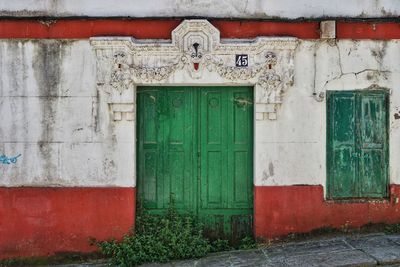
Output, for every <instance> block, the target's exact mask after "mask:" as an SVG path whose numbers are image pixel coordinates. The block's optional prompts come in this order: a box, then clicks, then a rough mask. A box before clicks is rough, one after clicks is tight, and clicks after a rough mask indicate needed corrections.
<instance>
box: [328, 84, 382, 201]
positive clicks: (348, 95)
mask: <svg viewBox="0 0 400 267" xmlns="http://www.w3.org/2000/svg"><path fill="white" fill-rule="evenodd" d="M327 104H328V109H327V112H328V113H327V121H328V128H327V136H328V142H327V143H328V154H327V155H328V156H327V165H328V196H329V197H330V198H357V197H385V196H387V187H388V177H387V162H388V157H387V151H388V137H387V133H388V132H387V124H388V117H387V116H388V114H387V106H388V103H387V94H386V93H385V92H383V91H331V92H328V98H327Z"/></svg>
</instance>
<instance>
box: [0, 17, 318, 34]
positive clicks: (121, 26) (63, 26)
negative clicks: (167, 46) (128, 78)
mask: <svg viewBox="0 0 400 267" xmlns="http://www.w3.org/2000/svg"><path fill="white" fill-rule="evenodd" d="M181 22H182V20H178V19H171V20H167V19H166V20H145V19H140V20H133V19H61V20H56V21H40V20H33V19H26V20H12V19H4V20H0V38H29V39H31V38H32V39H35V38H51V39H59V38H60V39H87V38H90V37H93V36H132V37H134V38H138V39H170V38H171V32H172V30H173V29H175V28H176V27H177V26H178V25H179V24H180V23H181ZM210 22H211V23H212V24H213V25H214V26H215V27H217V28H218V29H219V30H220V32H221V38H255V37H257V36H294V37H297V38H301V39H317V38H319V23H318V22H317V21H315V22H270V21H223V20H211V21H210Z"/></svg>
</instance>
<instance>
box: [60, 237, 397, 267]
mask: <svg viewBox="0 0 400 267" xmlns="http://www.w3.org/2000/svg"><path fill="white" fill-rule="evenodd" d="M377 265H378V266H400V235H385V234H368V235H365V234H364V235H351V236H340V237H335V238H322V239H318V240H309V241H302V242H290V243H284V244H279V245H271V246H269V247H264V248H259V249H253V250H242V251H230V252H222V253H215V254H210V255H208V256H206V257H204V258H201V259H197V260H184V261H175V262H170V263H166V264H157V263H153V264H145V265H142V267H178V266H179V267H189V266H198V267H200V266H201V267H212V266H218V267H220V266H291V267H293V266H307V267H308V266H377ZM63 266H64V267H67V266H75V267H77V266H79V267H89V266H91V267H94V266H96V267H99V266H107V265H106V264H78V265H77V264H75V265H63ZM58 267H60V266H58Z"/></svg>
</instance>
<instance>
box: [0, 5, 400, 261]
mask: <svg viewBox="0 0 400 267" xmlns="http://www.w3.org/2000/svg"><path fill="white" fill-rule="evenodd" d="M30 2H31V1H18V2H17V1H15V2H12V3H0V10H1V11H0V14H1V15H2V16H3V18H2V19H1V20H0V37H1V38H2V39H1V40H0V73H1V76H0V111H1V114H2V120H1V124H0V156H1V158H0V186H1V187H0V258H4V257H15V256H37V255H49V254H54V253H57V252H65V251H83V252H86V251H92V250H94V249H95V248H94V247H92V246H90V244H89V241H88V239H89V238H91V237H94V238H97V239H107V238H111V237H115V238H120V237H121V236H123V235H124V234H125V233H127V232H128V231H129V229H130V228H131V227H134V222H135V207H136V203H137V200H138V199H139V198H140V199H141V200H142V201H144V205H145V207H147V208H149V209H150V210H153V211H154V212H159V211H162V210H163V209H164V208H165V207H166V206H168V203H169V199H170V196H171V194H173V195H174V197H175V198H176V203H177V207H178V208H179V209H182V210H189V211H192V212H195V213H196V214H198V215H199V216H202V217H203V218H205V221H206V222H207V223H208V225H209V226H210V228H211V229H214V230H218V231H219V230H221V229H220V228H221V227H222V231H228V232H240V231H244V232H246V231H251V232H252V233H254V235H255V236H257V237H261V238H273V237H279V236H282V235H285V234H289V233H297V232H307V231H310V230H313V229H317V228H322V227H335V228H340V227H359V226H362V225H365V224H368V223H381V222H383V223H395V222H400V210H399V209H400V203H399V197H400V186H399V185H400V167H399V164H398V162H399V160H400V158H399V157H400V91H399V90H398V88H397V87H398V85H399V84H400V22H399V21H398V19H397V18H396V17H397V16H398V15H399V13H400V5H399V4H398V3H396V1H363V3H364V5H363V8H361V7H360V6H361V5H358V4H357V3H359V1H351V2H350V3H349V6H338V7H337V8H336V7H330V4H329V3H328V1H318V5H317V4H315V3H312V1H305V0H304V1H300V2H299V1H298V2H297V3H296V5H297V6H296V7H295V8H294V9H288V8H285V4H284V3H281V1H280V2H279V3H277V1H276V2H275V1H247V4H245V2H243V1H231V2H230V3H229V4H226V5H227V6H223V4H222V3H219V4H218V5H221V9H219V8H211V9H210V11H208V10H206V6H207V5H205V4H206V3H200V4H198V5H199V6H198V7H199V8H198V9H196V8H193V9H189V8H187V7H188V6H189V4H188V3H183V4H182V5H181V6H180V7H179V8H177V9H176V10H175V9H171V6H173V5H172V4H171V3H172V2H174V3H175V1H172V2H171V3H169V4H168V3H164V2H163V3H162V4H161V3H159V6H158V7H157V8H156V9H154V8H152V7H150V6H148V5H146V4H142V5H141V4H137V5H135V6H131V5H132V4H131V3H130V2H129V1H120V2H121V5H113V6H112V7H109V6H102V7H99V8H95V9H93V8H92V7H93V6H94V4H93V2H92V1H82V5H80V6H77V5H73V6H72V5H69V4H68V1H59V2H57V3H58V4H56V2H53V1H41V2H40V3H41V4H40V5H30ZM125 2H126V3H125ZM128 2H129V3H128ZM183 2H185V1H183ZM123 4H125V7H124V8H122V7H123V6H124V5H123ZM243 5H244V6H243ZM32 6H34V7H32ZM28 7H29V8H28ZM218 10H220V11H218ZM158 11H159V12H158ZM155 12H158V13H155ZM39 16H40V18H38V17H39ZM43 16H44V17H43ZM87 16H89V17H90V16H92V17H100V18H96V19H94V18H79V17H87ZM198 16H199V17H203V18H208V19H185V18H190V17H198ZM10 17H12V18H10ZM14 17H15V18H18V19H15V18H14ZM28 17H30V18H28ZM71 17H74V18H71ZM113 17H123V18H113ZM126 17H134V18H135V19H127V18H126ZM150 17H151V18H152V19H149V18H150ZM154 17H159V18H157V19H155V18H154ZM171 17H179V18H175V19H170V18H171ZM228 17H234V18H236V19H237V20H234V21H231V20H227V19H226V18H228ZM302 17H306V18H308V19H309V20H307V21H303V20H295V19H299V18H302ZM138 18H141V19H138ZM143 18H147V19H143ZM271 18H273V20H268V21H266V20H264V19H271ZM327 18H328V19H327ZM359 18H363V19H365V20H356V19H359ZM255 19H258V20H255ZM288 19H289V20H288ZM137 185H138V186H137ZM221 225H222V226H221Z"/></svg>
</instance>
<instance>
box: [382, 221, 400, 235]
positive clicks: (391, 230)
mask: <svg viewBox="0 0 400 267" xmlns="http://www.w3.org/2000/svg"><path fill="white" fill-rule="evenodd" d="M384 232H385V234H398V233H400V223H398V224H390V225H386V226H385V229H384Z"/></svg>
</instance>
